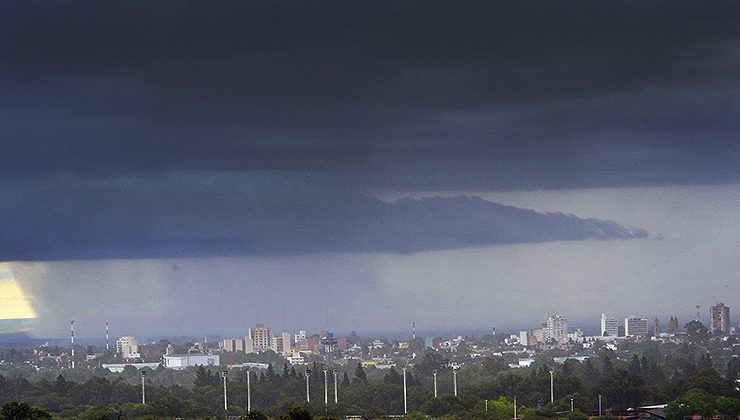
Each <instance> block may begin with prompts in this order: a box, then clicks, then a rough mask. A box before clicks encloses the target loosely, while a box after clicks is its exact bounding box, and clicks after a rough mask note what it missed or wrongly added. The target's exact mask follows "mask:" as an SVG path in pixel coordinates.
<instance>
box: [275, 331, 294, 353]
mask: <svg viewBox="0 0 740 420" xmlns="http://www.w3.org/2000/svg"><path fill="white" fill-rule="evenodd" d="M291 347H292V346H291V338H290V333H289V332H283V333H282V334H281V335H276V336H274V337H272V351H274V352H275V353H280V354H282V355H283V356H286V357H287V356H290V355H291V354H292V353H293V352H292V348H291Z"/></svg>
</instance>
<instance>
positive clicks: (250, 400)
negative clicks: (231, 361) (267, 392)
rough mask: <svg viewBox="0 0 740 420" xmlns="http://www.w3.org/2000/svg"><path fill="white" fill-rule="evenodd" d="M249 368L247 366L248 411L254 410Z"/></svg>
mask: <svg viewBox="0 0 740 420" xmlns="http://www.w3.org/2000/svg"><path fill="white" fill-rule="evenodd" d="M249 376H250V375H249V368H247V413H251V412H252V390H251V389H250V387H249Z"/></svg>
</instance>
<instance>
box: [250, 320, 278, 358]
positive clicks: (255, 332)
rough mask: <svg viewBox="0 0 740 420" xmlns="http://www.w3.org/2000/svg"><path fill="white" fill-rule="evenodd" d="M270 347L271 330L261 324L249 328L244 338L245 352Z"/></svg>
mask: <svg viewBox="0 0 740 420" xmlns="http://www.w3.org/2000/svg"><path fill="white" fill-rule="evenodd" d="M270 349H272V330H271V329H270V328H268V327H265V326H264V325H262V324H257V326H256V327H252V328H250V329H249V335H247V338H246V349H245V350H246V352H247V353H256V352H259V351H265V350H270Z"/></svg>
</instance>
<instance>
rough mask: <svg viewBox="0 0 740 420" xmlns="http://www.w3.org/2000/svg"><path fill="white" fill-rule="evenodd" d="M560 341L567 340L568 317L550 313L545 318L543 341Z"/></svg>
mask: <svg viewBox="0 0 740 420" xmlns="http://www.w3.org/2000/svg"><path fill="white" fill-rule="evenodd" d="M550 340H552V341H555V342H556V343H562V342H565V341H568V319H567V318H565V317H564V316H562V315H550V316H549V317H548V318H547V327H546V329H545V341H550Z"/></svg>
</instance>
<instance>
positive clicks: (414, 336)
mask: <svg viewBox="0 0 740 420" xmlns="http://www.w3.org/2000/svg"><path fill="white" fill-rule="evenodd" d="M411 339H412V340H415V339H416V322H412V323H411Z"/></svg>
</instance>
